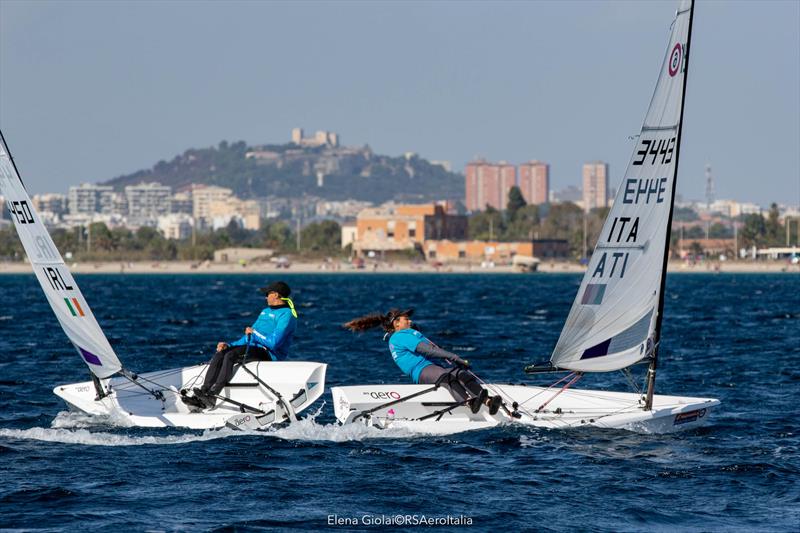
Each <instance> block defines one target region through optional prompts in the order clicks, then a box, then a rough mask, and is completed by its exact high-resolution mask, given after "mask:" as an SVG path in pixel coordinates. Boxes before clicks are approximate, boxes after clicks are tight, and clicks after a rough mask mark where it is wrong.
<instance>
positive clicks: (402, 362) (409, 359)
mask: <svg viewBox="0 0 800 533" xmlns="http://www.w3.org/2000/svg"><path fill="white" fill-rule="evenodd" d="M421 342H429V343H430V342H431V341H429V340H428V339H426V338H425V336H424V335H423V334H422V333H420V332H419V331H417V330H415V329H411V328H408V329H401V330H400V331H395V332H394V333H392V336H391V337H389V351H390V352H392V359H394V362H395V363H397V366H399V367H400V370H402V371H403V373H404V374H405V375H407V376H411V379H412V381H414V383H419V375H420V374H421V373H422V369H423V368H425V367H426V366H430V365H432V364H433V363H431V362H430V361H428V360H427V359H425V358H424V357H423V356H421V355H420V354H418V353H416V349H417V346H419V343H421ZM431 344H433V343H431Z"/></svg>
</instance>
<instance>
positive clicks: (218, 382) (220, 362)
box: [200, 346, 272, 394]
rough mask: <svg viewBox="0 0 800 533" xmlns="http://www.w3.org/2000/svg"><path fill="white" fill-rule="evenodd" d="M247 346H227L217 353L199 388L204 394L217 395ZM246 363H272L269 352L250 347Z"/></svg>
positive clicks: (230, 376)
mask: <svg viewBox="0 0 800 533" xmlns="http://www.w3.org/2000/svg"><path fill="white" fill-rule="evenodd" d="M246 351H247V346H229V347H227V348H225V349H223V350H220V351H218V352H217V353H215V354H214V357H212V358H211V361H210V362H209V363H208V370H206V378H205V380H204V381H203V386H202V387H201V388H200V390H201V391H203V392H204V393H206V394H219V393H220V391H221V390H222V389H224V388H225V385H227V384H228V382H229V381H230V380H231V378H232V377H233V367H234V366H235V365H236V364H237V363H241V362H242V359H244V353H245V352H246ZM247 360H248V361H272V357H270V355H269V350H267V349H266V348H261V347H260V346H250V351H247Z"/></svg>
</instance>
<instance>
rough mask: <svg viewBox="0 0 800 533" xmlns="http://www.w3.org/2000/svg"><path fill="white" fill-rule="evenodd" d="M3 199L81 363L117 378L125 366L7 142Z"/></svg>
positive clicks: (2, 149) (1, 168)
mask: <svg viewBox="0 0 800 533" xmlns="http://www.w3.org/2000/svg"><path fill="white" fill-rule="evenodd" d="M0 138H2V136H1V135H0ZM0 195H2V196H4V197H5V200H6V203H7V206H8V210H9V212H10V215H11V220H13V221H14V225H15V226H16V228H17V233H18V234H19V238H20V240H21V241H22V246H23V247H24V248H25V253H26V254H27V256H28V259H29V260H30V262H31V266H32V267H33V272H34V273H35V274H36V278H37V279H38V280H39V284H40V285H41V286H42V290H43V291H44V294H45V296H47V301H48V302H50V307H52V308H53V312H54V313H55V314H56V318H58V321H59V323H60V324H61V327H62V328H63V329H64V332H65V333H66V334H67V337H69V340H70V341H72V344H73V345H74V346H75V348H76V349H77V350H78V354H80V356H81V359H83V361H84V362H85V363H86V364H87V365H88V367H89V368H90V369H91V371H92V372H93V373H94V374H95V375H96V376H97V377H99V378H105V377H108V376H110V375H112V374H114V373H116V372H118V371H119V370H120V369H121V368H122V364H121V363H120V362H119V359H117V355H116V354H115V353H114V350H113V349H112V348H111V345H110V344H109V343H108V339H106V336H105V335H104V334H103V331H102V330H101V329H100V325H99V324H98V323H97V320H95V318H94V315H93V314H92V310H91V309H89V304H88V303H86V300H84V299H83V295H82V294H81V291H80V289H79V288H78V285H77V283H75V280H74V279H73V278H72V274H71V273H70V271H69V269H68V268H67V267H66V265H65V264H64V260H63V259H62V258H61V254H60V253H59V252H58V249H57V248H56V246H55V244H54V243H53V239H51V238H50V234H49V233H47V229H45V227H44V224H42V220H41V219H40V218H39V215H38V214H37V213H36V210H35V209H34V208H33V205H32V202H31V199H30V198H29V197H28V193H27V192H26V191H25V187H24V186H23V185H22V180H21V179H20V177H19V174H18V173H17V170H16V168H15V167H14V164H13V163H12V161H11V156H10V155H9V152H8V147H7V146H6V143H5V139H2V142H1V143H0ZM49 330H50V328H49V327H48V326H47V325H46V324H42V325H41V329H40V331H38V332H36V334H37V335H43V334H45V335H46V334H47V332H48V331H49Z"/></svg>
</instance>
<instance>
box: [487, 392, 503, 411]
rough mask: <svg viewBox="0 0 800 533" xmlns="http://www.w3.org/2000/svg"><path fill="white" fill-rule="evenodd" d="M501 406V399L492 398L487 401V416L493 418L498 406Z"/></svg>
mask: <svg viewBox="0 0 800 533" xmlns="http://www.w3.org/2000/svg"><path fill="white" fill-rule="evenodd" d="M502 404H503V400H502V398H500V396H492V397H491V399H490V400H489V403H488V405H489V414H490V415H492V416H494V415H496V414H497V411H499V410H500V406H501V405H502Z"/></svg>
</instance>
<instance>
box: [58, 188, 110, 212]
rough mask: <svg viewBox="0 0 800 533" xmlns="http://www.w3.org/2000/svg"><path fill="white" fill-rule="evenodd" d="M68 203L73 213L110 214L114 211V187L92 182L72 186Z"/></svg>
mask: <svg viewBox="0 0 800 533" xmlns="http://www.w3.org/2000/svg"><path fill="white" fill-rule="evenodd" d="M67 204H68V206H69V212H70V214H72V215H91V214H94V213H105V214H110V213H112V212H113V211H114V188H113V187H111V186H109V185H92V184H90V183H82V184H81V185H79V186H77V187H70V188H69V193H68V195H67Z"/></svg>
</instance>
